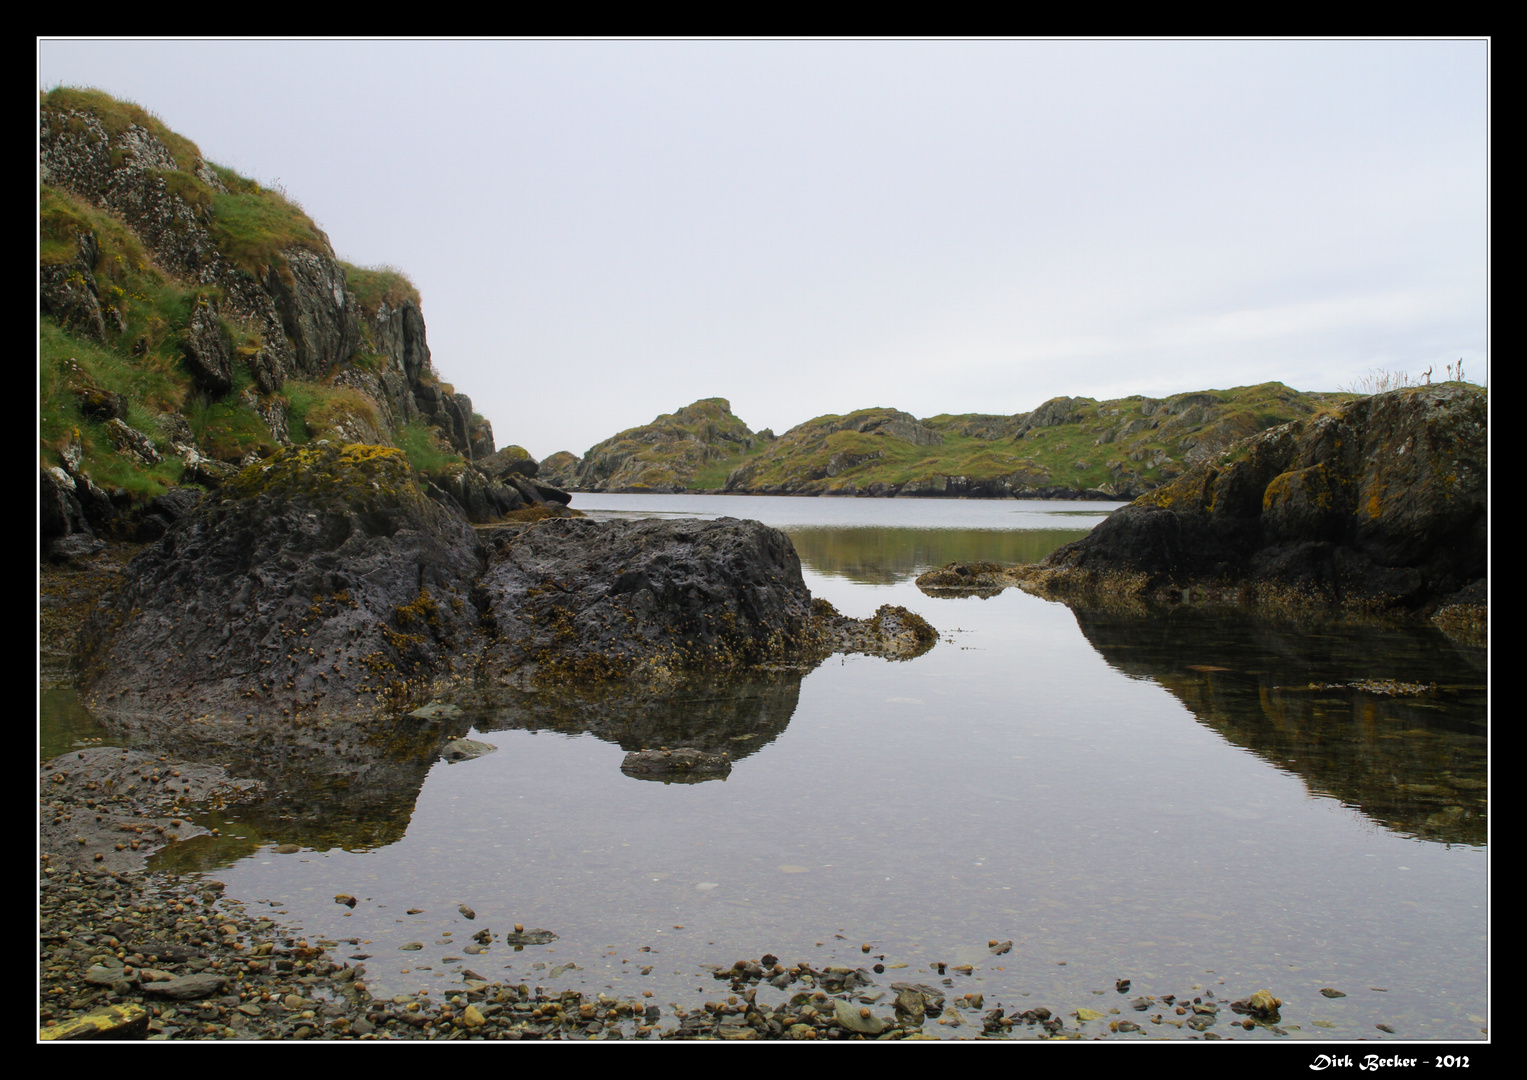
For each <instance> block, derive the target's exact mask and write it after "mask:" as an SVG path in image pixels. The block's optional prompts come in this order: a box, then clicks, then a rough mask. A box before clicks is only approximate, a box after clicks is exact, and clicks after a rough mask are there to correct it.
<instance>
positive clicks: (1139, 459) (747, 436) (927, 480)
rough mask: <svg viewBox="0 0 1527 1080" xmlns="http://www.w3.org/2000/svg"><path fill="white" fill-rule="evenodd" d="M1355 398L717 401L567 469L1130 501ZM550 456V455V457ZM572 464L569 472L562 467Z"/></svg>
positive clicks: (664, 481)
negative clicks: (966, 409) (984, 405)
mask: <svg viewBox="0 0 1527 1080" xmlns="http://www.w3.org/2000/svg"><path fill="white" fill-rule="evenodd" d="M1356 396H1359V395H1355V394H1350V393H1348V394H1318V393H1303V392H1301V391H1298V390H1293V389H1291V388H1289V387H1287V386H1284V385H1283V384H1282V383H1276V382H1274V383H1263V384H1261V385H1259V386H1244V387H1236V388H1234V389H1230V390H1203V391H1198V392H1195V393H1187V394H1176V395H1173V396H1171V397H1166V398H1150V397H1143V396H1138V395H1137V396H1133V397H1128V398H1118V399H1113V400H1109V401H1097V400H1094V399H1092V398H1069V397H1061V398H1053V399H1051V400H1050V401H1047V402H1045V403H1044V404H1043V405H1041V406H1040V407H1039V408H1037V409H1035V410H1033V411H1032V412H1028V413H1018V414H1015V415H1011V416H1005V415H993V414H984V413H963V414H959V415H949V414H941V415H939V416H932V417H928V418H926V419H922V420H919V419H917V418H916V417H914V416H912V415H910V414H909V413H905V412H901V411H899V410H897V409H888V408H873V409H860V410H858V411H856V412H852V413H849V414H847V415H828V416H819V417H816V418H815V419H812V420H808V421H806V422H805V423H803V424H800V425H798V426H796V427H794V428H791V429H790V430H789V431H787V432H785V433H784V434H783V435H781V436H778V437H777V438H776V437H775V436H774V435H773V433H772V432H768V431H765V432H760V433H758V434H757V435H754V434H753V433H752V432H751V431H749V429H748V427H747V425H746V424H745V423H743V421H741V420H740V419H738V418H737V417H736V416H734V415H732V413H731V410H730V407H729V406H728V404H727V402H726V401H725V399H723V398H707V399H705V400H703V401H699V402H696V403H695V404H693V405H690V406H687V407H686V408H683V409H680V410H679V411H678V412H676V413H672V414H664V415H663V416H660V417H658V418H657V419H656V420H654V421H653V422H652V423H651V424H648V425H645V426H643V427H640V428H632V429H631V430H629V431H624V432H621V434H619V435H617V436H615V438H613V439H609V440H607V441H605V442H602V443H600V444H599V445H598V446H595V447H593V448H592V449H590V450H589V452H588V453H587V454H585V455H584V457H583V459H582V461H581V462H579V463H578V465H577V466H576V467H574V468H569V467H568V466H567V465H566V463H564V464H563V466H562V472H563V475H564V476H566V477H567V478H568V479H569V481H570V482H571V483H572V484H573V485H574V486H576V487H578V488H580V489H583V490H604V491H617V490H619V491H727V492H734V493H760V494H789V495H878V496H890V495H918V496H957V497H958V496H966V497H1025V498H1079V497H1092V498H1105V499H1130V498H1134V497H1135V496H1136V495H1139V494H1141V493H1142V492H1144V491H1149V490H1151V489H1152V488H1155V487H1157V486H1159V485H1161V484H1163V483H1165V482H1167V481H1169V480H1171V479H1173V478H1174V477H1176V476H1178V475H1180V474H1181V473H1182V472H1184V471H1185V470H1186V469H1187V468H1189V467H1190V466H1192V465H1193V464H1195V463H1197V462H1199V461H1207V460H1209V459H1211V458H1214V457H1215V456H1217V455H1221V454H1223V453H1225V452H1226V451H1227V450H1228V449H1229V448H1230V446H1231V444H1232V443H1234V442H1235V441H1236V440H1238V439H1241V438H1244V437H1246V436H1247V435H1252V434H1255V433H1256V432H1258V431H1262V430H1265V429H1267V428H1270V427H1275V426H1277V425H1279V424H1283V423H1287V422H1289V421H1291V420H1296V419H1299V418H1301V417H1305V416H1310V415H1313V414H1315V413H1317V412H1320V411H1322V410H1325V409H1329V408H1331V407H1333V406H1335V405H1337V404H1340V403H1342V402H1345V401H1349V400H1351V399H1352V398H1354V397H1356ZM559 457H560V455H559ZM569 474H570V475H569Z"/></svg>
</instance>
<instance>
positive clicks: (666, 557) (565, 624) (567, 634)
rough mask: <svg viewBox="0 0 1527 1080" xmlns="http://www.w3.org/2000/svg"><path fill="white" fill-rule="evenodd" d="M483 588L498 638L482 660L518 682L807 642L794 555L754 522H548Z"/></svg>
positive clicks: (508, 551)
mask: <svg viewBox="0 0 1527 1080" xmlns="http://www.w3.org/2000/svg"><path fill="white" fill-rule="evenodd" d="M483 585H484V591H485V598H486V600H487V603H488V605H489V608H490V610H491V612H492V615H493V617H494V619H495V620H496V622H497V625H498V628H499V637H500V640H499V642H498V643H497V644H495V645H494V646H493V647H492V648H491V649H490V650H489V652H488V654H487V658H486V663H485V668H486V670H487V672H488V673H489V674H490V675H492V676H495V677H497V678H499V679H502V680H504V681H508V682H512V683H514V684H516V685H520V684H522V683H525V682H526V681H527V680H533V681H540V682H545V681H546V680H552V681H556V680H559V679H562V678H579V679H586V678H589V677H616V676H623V675H635V674H638V673H642V674H645V675H649V676H658V677H661V676H663V675H664V674H665V673H666V672H671V671H674V670H679V669H684V668H736V667H741V666H744V665H746V664H750V663H756V662H759V661H764V660H768V659H770V658H778V657H783V656H786V655H788V654H790V653H791V652H792V651H798V650H800V649H803V648H805V647H807V646H809V644H810V642H811V634H810V625H809V619H810V604H811V597H810V594H809V593H808V592H807V590H806V585H805V582H804V581H803V580H802V578H801V568H800V559H799V557H798V556H797V555H796V553H795V548H794V547H793V546H792V545H791V543H790V541H789V539H788V538H787V537H786V536H785V535H784V534H783V533H781V532H779V531H778V530H777V529H771V528H768V527H767V526H764V525H761V524H759V523H758V522H756V521H739V520H737V519H735V518H721V519H719V520H716V521H593V520H589V519H583V518H571V519H569V518H554V519H548V520H546V521H543V522H540V523H538V524H536V525H535V526H534V527H531V528H527V529H525V530H523V531H521V532H519V533H518V534H517V535H516V536H514V538H513V539H512V540H510V541H508V542H507V543H505V544H504V545H503V546H502V549H501V553H500V554H498V555H497V557H496V558H495V560H494V563H493V565H492V566H490V568H489V569H488V572H487V574H486V575H485V576H484V578H483Z"/></svg>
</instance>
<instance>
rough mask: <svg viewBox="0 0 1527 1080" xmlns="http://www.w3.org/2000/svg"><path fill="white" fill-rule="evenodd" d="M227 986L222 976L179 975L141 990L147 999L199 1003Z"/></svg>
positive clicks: (153, 983) (146, 984)
mask: <svg viewBox="0 0 1527 1080" xmlns="http://www.w3.org/2000/svg"><path fill="white" fill-rule="evenodd" d="M227 985H228V980H227V979H226V978H225V977H223V976H222V975H180V976H177V977H176V978H173V979H164V980H161V981H159V982H151V983H144V984H143V987H142V990H143V993H144V995H145V996H147V997H157V998H169V999H170V1000H172V1001H201V1000H203V999H205V998H209V997H211V996H212V995H214V994H216V993H218V992H219V991H220V990H222V989H223V987H225V986H227Z"/></svg>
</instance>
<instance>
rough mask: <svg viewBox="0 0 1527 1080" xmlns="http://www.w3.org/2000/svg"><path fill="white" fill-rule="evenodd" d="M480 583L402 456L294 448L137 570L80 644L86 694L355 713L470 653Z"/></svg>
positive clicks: (251, 475)
mask: <svg viewBox="0 0 1527 1080" xmlns="http://www.w3.org/2000/svg"><path fill="white" fill-rule="evenodd" d="M481 567H482V563H481V561H480V556H479V547H478V543H477V538H476V536H475V534H474V533H473V531H472V529H471V527H470V526H468V525H467V524H466V523H465V522H463V521H461V520H459V519H457V518H455V517H453V516H451V515H449V514H447V513H446V512H445V511H444V510H442V509H441V508H440V507H438V506H436V505H435V504H434V503H432V502H430V501H429V500H428V499H426V498H425V497H424V496H423V494H422V493H421V492H420V491H419V489H418V487H417V486H416V485H415V483H414V481H413V479H412V476H411V474H410V473H409V470H408V465H407V462H406V460H405V459H404V457H403V454H402V453H401V451H397V450H393V449H390V448H387V447H368V446H349V447H345V448H343V449H341V448H339V447H335V446H330V445H328V444H323V443H320V444H317V445H315V446H312V447H305V448H291V449H288V450H285V451H282V452H281V453H279V454H277V455H275V456H274V457H272V458H271V459H269V460H268V461H267V462H266V463H263V464H260V465H255V466H252V467H250V468H248V469H246V470H244V471H243V472H242V473H240V474H239V476H238V477H236V478H235V479H234V480H231V481H229V482H228V483H227V484H225V485H224V488H223V490H222V491H221V492H220V496H219V497H218V498H216V499H206V500H204V501H202V502H201V503H199V504H197V505H196V507H195V508H194V509H192V510H190V511H189V512H187V513H186V514H185V515H184V516H182V517H181V518H180V519H179V520H177V521H176V522H175V524H174V525H173V526H172V527H171V528H170V530H169V531H168V532H167V533H166V534H165V536H164V537H163V538H162V539H160V540H159V541H158V542H157V543H155V544H153V545H152V546H150V547H149V548H146V549H145V550H144V551H143V552H142V553H141V554H140V555H139V556H138V557H137V558H136V559H134V560H133V561H132V562H131V563H130V564H129V565H128V568H127V573H126V581H125V583H124V585H123V588H122V590H121V592H120V593H119V594H117V595H116V596H115V597H114V598H112V599H111V600H110V601H109V602H107V603H105V604H103V605H102V606H101V607H100V608H99V609H97V611H96V612H95V614H94V615H93V616H92V621H91V622H90V624H89V626H88V627H87V629H86V631H85V633H84V635H83V638H84V643H83V647H84V652H85V655H86V657H87V663H86V671H87V673H88V674H87V676H86V681H85V686H86V687H87V688H88V689H89V690H90V691H92V692H94V693H95V694H97V695H99V696H101V697H106V698H108V701H103V702H101V703H100V705H101V706H102V707H105V706H107V704H108V702H109V703H110V708H111V709H112V710H116V711H135V710H145V711H154V710H159V711H166V712H168V711H169V710H171V709H172V708H173V704H174V703H176V702H183V701H184V700H185V699H186V698H187V697H189V696H191V695H195V697H196V698H199V699H200V700H201V701H211V702H213V703H214V704H215V705H216V706H219V707H221V708H223V709H227V710H230V711H231V710H235V709H236V710H237V711H238V712H239V713H241V714H242V713H245V712H252V711H271V710H281V709H284V708H290V707H303V706H312V705H313V704H315V703H317V702H319V701H322V702H323V703H324V705H325V707H326V708H334V709H342V708H344V707H345V706H347V705H351V706H355V705H358V704H359V702H360V701H361V700H362V699H363V698H364V699H369V698H370V696H371V695H373V694H375V693H377V692H378V691H383V690H386V689H387V688H388V687H392V688H393V689H394V690H396V689H397V686H396V683H397V682H398V681H399V680H415V685H418V683H419V681H421V680H422V681H423V682H428V681H429V680H430V679H431V678H432V677H434V676H437V675H439V674H442V673H444V672H446V671H447V670H448V669H449V668H450V666H451V662H452V657H453V656H456V655H460V654H464V653H469V652H470V651H471V649H472V647H473V646H474V645H475V644H476V643H477V614H478V613H477V611H476V610H475V609H473V608H472V607H471V606H470V605H469V604H467V603H465V601H464V598H465V596H466V595H467V594H468V593H469V592H470V591H471V585H472V582H473V580H474V579H475V577H476V576H477V574H478V573H479V572H480V570H481ZM341 676H343V678H342V677H341ZM110 695H115V698H114V699H111V698H110V697H109V696H110Z"/></svg>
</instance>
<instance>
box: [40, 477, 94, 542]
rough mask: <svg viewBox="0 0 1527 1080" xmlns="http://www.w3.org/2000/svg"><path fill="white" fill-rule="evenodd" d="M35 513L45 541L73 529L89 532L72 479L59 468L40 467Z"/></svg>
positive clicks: (63, 534) (77, 531) (70, 532)
mask: <svg viewBox="0 0 1527 1080" xmlns="http://www.w3.org/2000/svg"><path fill="white" fill-rule="evenodd" d="M38 471H39V473H40V481H41V482H40V485H39V491H38V517H39V525H40V529H41V533H42V538H43V541H44V543H46V542H47V541H48V540H51V539H53V538H55V537H60V536H68V535H70V534H72V533H87V534H88V533H90V531H91V530H90V524H89V522H88V521H87V520H86V519H85V508H84V507H83V506H81V505H80V501H79V496H78V495H76V494H75V490H74V480H73V478H72V477H70V476H69V474H68V473H66V472H64V471H63V470H62V469H39V470H38Z"/></svg>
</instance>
